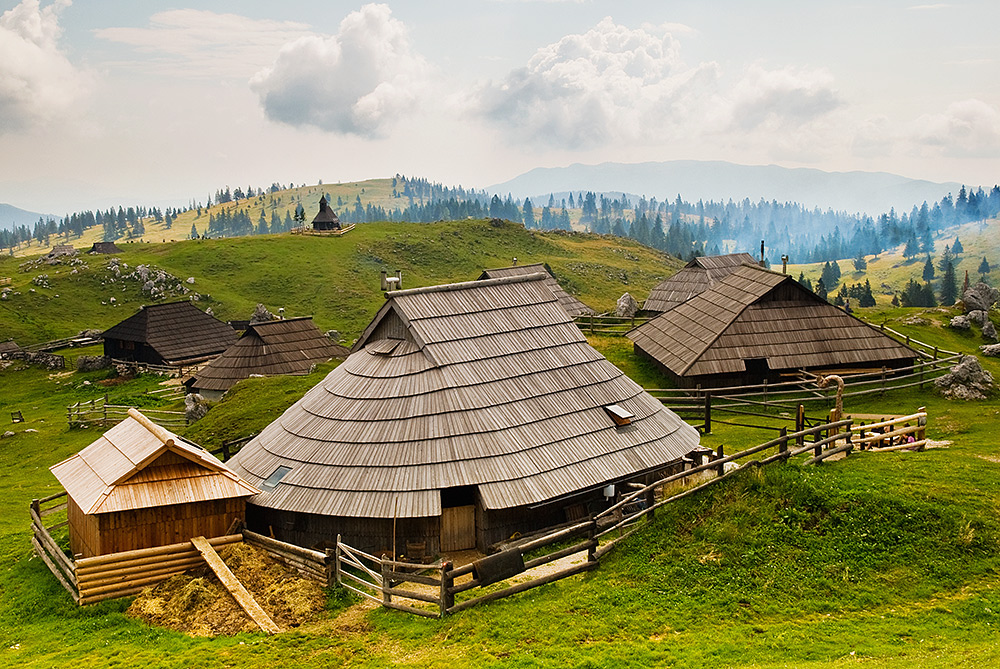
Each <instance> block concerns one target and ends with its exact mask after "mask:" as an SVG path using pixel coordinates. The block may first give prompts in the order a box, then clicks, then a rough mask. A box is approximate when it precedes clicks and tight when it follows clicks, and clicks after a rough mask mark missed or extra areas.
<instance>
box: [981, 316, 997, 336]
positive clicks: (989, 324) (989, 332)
mask: <svg viewBox="0 0 1000 669" xmlns="http://www.w3.org/2000/svg"><path fill="white" fill-rule="evenodd" d="M983 339H988V340H990V341H996V340H997V329H996V326H995V325H993V321H986V325H984V326H983Z"/></svg>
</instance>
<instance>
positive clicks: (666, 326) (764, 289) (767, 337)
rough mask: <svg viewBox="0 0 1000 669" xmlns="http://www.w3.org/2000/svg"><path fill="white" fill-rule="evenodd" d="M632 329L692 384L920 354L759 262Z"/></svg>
mask: <svg viewBox="0 0 1000 669" xmlns="http://www.w3.org/2000/svg"><path fill="white" fill-rule="evenodd" d="M627 336H628V338H629V339H631V340H632V342H633V343H634V345H635V351H636V352H637V353H639V354H642V355H645V356H647V357H649V358H651V359H652V360H654V361H655V362H657V363H658V364H659V365H660V367H661V368H663V369H664V370H665V371H666V372H667V373H668V374H669V375H670V376H672V377H673V378H674V380H675V381H676V382H677V383H678V384H680V385H682V386H687V387H693V386H696V385H699V384H700V385H702V386H705V387H711V386H715V387H720V386H730V385H743V384H757V383H762V382H763V381H764V380H765V379H766V380H768V381H777V380H779V379H780V377H781V375H782V374H788V373H795V372H797V371H799V370H806V371H810V372H825V373H829V372H835V371H846V370H858V369H879V368H881V367H883V366H884V367H887V368H890V369H891V368H896V367H904V366H908V365H911V364H913V361H914V359H915V358H916V357H917V353H916V351H914V350H913V349H911V348H909V347H908V346H904V345H903V344H900V343H899V342H897V341H895V340H894V339H892V338H891V337H888V336H886V335H885V334H883V333H882V332H880V331H879V330H878V329H877V328H874V327H872V326H871V325H868V324H867V323H865V322H864V321H861V320H859V319H857V318H855V317H854V316H852V315H850V314H848V313H847V312H845V311H844V310H843V309H840V308H839V307H835V306H833V305H832V304H830V303H828V302H827V301H826V300H824V299H822V298H820V297H818V296H817V295H815V294H814V293H813V292H812V291H809V290H806V289H805V288H804V287H803V286H802V285H801V284H800V283H799V282H798V281H796V280H795V279H793V278H792V277H790V276H787V275H784V274H779V273H777V272H772V271H770V270H766V269H763V268H761V267H759V266H757V265H743V266H741V267H739V268H738V269H736V270H735V271H733V272H732V273H730V274H729V276H727V277H726V278H724V279H723V280H722V281H720V282H719V283H717V284H716V285H715V286H713V287H712V288H710V289H708V290H706V291H704V292H702V293H700V294H699V295H696V296H694V297H692V298H691V299H689V300H687V301H685V302H683V303H681V304H678V305H677V306H675V307H674V308H672V309H671V310H670V311H667V312H665V313H662V314H660V315H659V316H657V317H656V318H654V319H652V320H651V321H648V322H647V323H644V324H643V325H641V326H639V327H637V328H635V329H634V330H632V331H631V332H629V333H628V335H627Z"/></svg>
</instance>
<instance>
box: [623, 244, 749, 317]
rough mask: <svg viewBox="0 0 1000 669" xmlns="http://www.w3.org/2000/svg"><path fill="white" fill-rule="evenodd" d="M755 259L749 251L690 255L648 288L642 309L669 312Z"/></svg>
mask: <svg viewBox="0 0 1000 669" xmlns="http://www.w3.org/2000/svg"><path fill="white" fill-rule="evenodd" d="M756 262H757V261H756V260H754V257H753V256H752V255H750V254H749V253H730V254H728V255H723V256H702V257H700V258H693V259H692V260H691V262H689V263H688V264H687V265H685V266H684V267H682V268H681V270H680V271H679V272H677V274H674V275H673V276H672V277H670V278H669V279H666V280H664V281H661V282H660V283H658V284H656V285H655V286H654V287H653V290H651V291H649V297H647V298H646V303H645V304H644V305H643V306H642V308H643V311H649V312H653V313H661V312H664V311H670V310H671V309H673V308H674V307H676V306H677V305H678V304H680V303H681V302H686V301H687V300H690V299H691V298H692V297H694V296H695V295H698V294H699V293H703V292H705V291H706V290H708V289H709V288H711V287H712V286H714V285H715V284H716V283H718V282H719V281H721V280H722V279H724V278H726V277H727V276H729V275H730V274H731V273H733V272H734V271H736V269H737V268H739V267H741V266H742V265H753V264H755V263H756Z"/></svg>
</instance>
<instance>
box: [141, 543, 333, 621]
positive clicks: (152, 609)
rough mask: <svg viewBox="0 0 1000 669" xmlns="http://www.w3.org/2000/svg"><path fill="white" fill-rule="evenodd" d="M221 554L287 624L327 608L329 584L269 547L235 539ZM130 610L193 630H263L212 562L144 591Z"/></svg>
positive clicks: (272, 613)
mask: <svg viewBox="0 0 1000 669" xmlns="http://www.w3.org/2000/svg"><path fill="white" fill-rule="evenodd" d="M219 556H220V557H221V558H222V559H223V561H224V562H225V563H226V565H228V566H229V568H230V569H231V570H232V571H233V573H234V574H235V575H236V578H238V579H239V580H240V582H241V583H243V585H244V586H245V587H246V589H247V590H249V591H250V594H252V595H253V596H254V599H256V600H257V603H259V604H260V605H261V607H263V609H264V610H265V611H267V613H268V614H269V615H270V616H271V619H272V620H274V622H275V623H277V624H278V626H279V627H281V628H282V629H288V628H290V627H297V626H299V625H301V624H302V623H305V622H308V621H310V620H313V619H314V618H316V617H317V616H318V615H319V614H320V613H321V612H322V611H323V609H324V607H325V603H326V595H325V593H324V592H323V586H322V585H320V584H319V583H317V582H315V581H308V580H305V579H302V578H300V577H299V576H298V574H296V573H295V572H294V571H292V570H289V569H288V568H286V567H285V566H284V565H281V564H279V563H278V562H276V561H275V560H273V559H271V558H270V557H269V556H268V555H267V553H266V552H264V551H262V550H260V549H258V548H255V547H254V546H249V545H247V544H231V545H229V546H225V547H224V548H222V549H220V550H219ZM128 614H129V615H130V616H132V617H133V618H138V619H139V620H142V621H143V622H146V623H148V624H150V625H156V626H158V627H166V628H169V629H172V630H177V631H180V632H186V633H188V634H191V635H193V636H217V635H230V634H238V633H240V632H258V631H260V628H258V627H257V625H256V623H254V622H253V621H252V620H251V619H250V618H249V617H248V616H247V615H246V613H244V612H243V609H242V608H240V605H239V604H237V603H236V600H235V599H233V597H232V595H230V594H229V591H227V590H226V589H225V588H224V587H223V586H222V584H221V583H219V581H218V579H217V578H216V577H215V574H214V573H212V571H211V569H209V568H208V567H207V566H205V567H199V568H197V569H192V570H191V571H188V572H186V573H184V574H179V575H177V576H173V577H171V578H169V579H167V580H166V581H163V582H162V583H160V584H159V585H157V586H156V587H154V588H151V589H148V590H145V591H143V593H142V594H141V595H139V596H138V597H136V599H135V601H134V602H133V603H132V606H130V607H129V609H128Z"/></svg>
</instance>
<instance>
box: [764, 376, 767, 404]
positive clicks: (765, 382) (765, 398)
mask: <svg viewBox="0 0 1000 669" xmlns="http://www.w3.org/2000/svg"><path fill="white" fill-rule="evenodd" d="M764 406H767V377H766V376H765V377H764Z"/></svg>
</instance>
